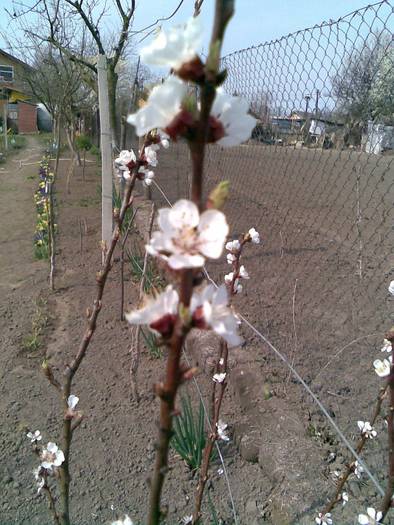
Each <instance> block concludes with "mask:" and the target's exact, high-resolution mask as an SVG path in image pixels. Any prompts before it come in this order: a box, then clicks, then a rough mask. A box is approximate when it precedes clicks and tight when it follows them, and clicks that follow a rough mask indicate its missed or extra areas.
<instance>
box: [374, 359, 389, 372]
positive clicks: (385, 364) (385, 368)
mask: <svg viewBox="0 0 394 525" xmlns="http://www.w3.org/2000/svg"><path fill="white" fill-rule="evenodd" d="M390 358H391V356H389V359H383V361H382V360H381V359H375V361H374V362H373V366H374V368H375V372H376V373H377V374H378V376H379V377H386V376H388V375H389V374H390V369H391V360H390Z"/></svg>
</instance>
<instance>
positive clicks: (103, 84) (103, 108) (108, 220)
mask: <svg viewBox="0 0 394 525" xmlns="http://www.w3.org/2000/svg"><path fill="white" fill-rule="evenodd" d="M97 76H98V92H99V111H100V148H101V239H102V241H103V243H104V245H105V246H106V248H107V249H108V248H109V245H110V242H111V237H112V217H113V214H112V133H111V126H110V120H109V98H108V77H107V57H106V56H105V55H98V60H97ZM103 259H104V250H103Z"/></svg>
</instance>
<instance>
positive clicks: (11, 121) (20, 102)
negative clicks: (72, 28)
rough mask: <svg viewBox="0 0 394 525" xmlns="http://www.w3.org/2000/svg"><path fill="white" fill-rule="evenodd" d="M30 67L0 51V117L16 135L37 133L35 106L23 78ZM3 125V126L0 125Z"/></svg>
mask: <svg viewBox="0 0 394 525" xmlns="http://www.w3.org/2000/svg"><path fill="white" fill-rule="evenodd" d="M31 69H32V68H31V66H29V65H28V64H25V62H22V60H19V59H18V58H16V57H14V56H12V55H10V54H9V53H6V52H5V51H3V50H2V49H0V117H1V121H2V123H3V121H4V117H6V120H7V129H8V128H11V129H13V130H14V131H16V132H18V133H34V132H36V131H37V105H36V103H35V101H34V97H33V95H32V93H31V91H30V89H29V86H28V83H27V82H25V80H24V78H25V76H26V72H29V71H31ZM2 125H3V124H2Z"/></svg>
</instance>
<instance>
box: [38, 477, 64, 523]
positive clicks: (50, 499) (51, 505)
mask: <svg viewBox="0 0 394 525" xmlns="http://www.w3.org/2000/svg"><path fill="white" fill-rule="evenodd" d="M42 490H45V492H46V495H47V498H48V507H49V510H50V512H51V513H52V516H53V521H54V522H55V524H56V525H60V519H59V515H58V513H57V511H56V505H55V499H54V497H53V494H52V491H51V488H50V487H49V485H48V484H47V482H46V480H45V485H44V486H43V487H42Z"/></svg>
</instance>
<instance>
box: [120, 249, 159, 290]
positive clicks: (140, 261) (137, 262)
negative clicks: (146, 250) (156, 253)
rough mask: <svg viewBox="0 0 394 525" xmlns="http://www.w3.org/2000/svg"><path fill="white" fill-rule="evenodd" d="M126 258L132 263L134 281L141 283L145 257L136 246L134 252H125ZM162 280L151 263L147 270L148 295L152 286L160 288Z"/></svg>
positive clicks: (146, 287) (145, 285) (148, 264)
mask: <svg viewBox="0 0 394 525" xmlns="http://www.w3.org/2000/svg"><path fill="white" fill-rule="evenodd" d="M125 252H126V258H127V260H128V261H129V263H130V271H131V277H132V279H133V280H134V281H141V279H142V275H143V272H144V256H143V255H142V254H141V253H140V252H139V250H138V248H137V247H136V245H134V249H133V252H131V251H130V250H127V249H126V250H125ZM160 284H161V283H160V278H159V277H158V276H156V275H155V271H154V267H153V265H152V264H151V263H150V262H149V260H148V263H147V265H146V268H145V279H144V292H145V293H148V292H149V291H150V290H151V288H152V286H160Z"/></svg>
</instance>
